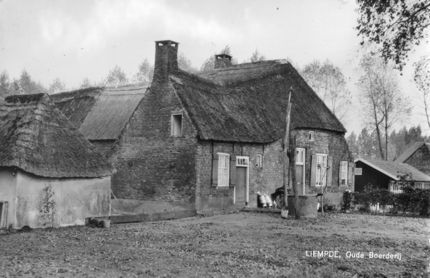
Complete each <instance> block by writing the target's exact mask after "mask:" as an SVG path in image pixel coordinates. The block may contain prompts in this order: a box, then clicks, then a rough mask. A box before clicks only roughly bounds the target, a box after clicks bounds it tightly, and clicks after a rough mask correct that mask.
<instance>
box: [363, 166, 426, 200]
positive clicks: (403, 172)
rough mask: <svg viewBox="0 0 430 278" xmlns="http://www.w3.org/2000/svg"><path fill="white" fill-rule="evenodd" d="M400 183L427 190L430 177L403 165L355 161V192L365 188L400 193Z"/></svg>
mask: <svg viewBox="0 0 430 278" xmlns="http://www.w3.org/2000/svg"><path fill="white" fill-rule="evenodd" d="M400 181H402V182H407V183H409V184H410V185H412V186H414V187H417V188H427V187H428V186H429V185H430V176H428V175H426V174H424V173H423V172H421V171H419V170H417V169H416V168H414V167H412V166H411V165H408V164H405V163H400V162H395V161H385V160H376V159H364V158H358V159H356V160H355V191H356V192H363V191H364V189H365V187H366V186H371V187H372V188H374V189H386V190H390V191H392V192H400V191H401V188H400V187H399V186H398V183H399V182H400Z"/></svg>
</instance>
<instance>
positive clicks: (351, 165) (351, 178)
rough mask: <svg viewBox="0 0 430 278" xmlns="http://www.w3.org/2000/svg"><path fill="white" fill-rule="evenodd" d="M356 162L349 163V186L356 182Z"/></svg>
mask: <svg viewBox="0 0 430 278" xmlns="http://www.w3.org/2000/svg"><path fill="white" fill-rule="evenodd" d="M354 166H355V165H354V162H349V163H348V186H349V187H351V186H352V185H353V184H354V176H355V175H354V168H355V167H354Z"/></svg>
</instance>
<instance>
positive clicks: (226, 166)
mask: <svg viewBox="0 0 430 278" xmlns="http://www.w3.org/2000/svg"><path fill="white" fill-rule="evenodd" d="M229 179H230V155H229V154H226V153H218V186H220V187H221V186H228V183H229Z"/></svg>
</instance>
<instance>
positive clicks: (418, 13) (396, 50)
mask: <svg viewBox="0 0 430 278" xmlns="http://www.w3.org/2000/svg"><path fill="white" fill-rule="evenodd" d="M358 11H359V18H358V25H357V27H356V28H357V31H358V35H359V36H361V38H362V42H361V44H364V43H366V42H370V43H371V44H372V45H374V46H376V49H377V51H378V52H379V53H380V56H381V57H383V58H384V59H385V61H388V60H391V61H393V62H395V63H396V65H397V66H398V68H400V69H402V67H403V66H404V64H405V61H406V59H407V57H408V52H409V51H411V50H412V48H413V47H414V46H415V45H419V44H420V42H421V41H422V39H423V38H424V37H425V35H426V32H425V30H426V28H427V27H428V26H429V25H430V0H420V1H417V0H389V1H379V0H358Z"/></svg>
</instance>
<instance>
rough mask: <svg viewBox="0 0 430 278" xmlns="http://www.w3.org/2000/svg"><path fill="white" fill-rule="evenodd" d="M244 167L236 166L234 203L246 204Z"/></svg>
mask: <svg viewBox="0 0 430 278" xmlns="http://www.w3.org/2000/svg"><path fill="white" fill-rule="evenodd" d="M246 169H247V168H246V167H236V183H237V184H236V204H237V205H239V206H245V205H246Z"/></svg>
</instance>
